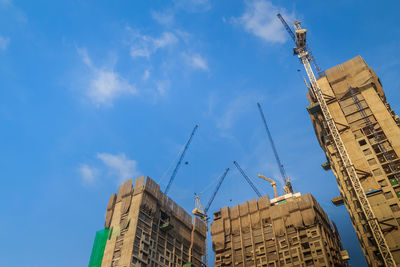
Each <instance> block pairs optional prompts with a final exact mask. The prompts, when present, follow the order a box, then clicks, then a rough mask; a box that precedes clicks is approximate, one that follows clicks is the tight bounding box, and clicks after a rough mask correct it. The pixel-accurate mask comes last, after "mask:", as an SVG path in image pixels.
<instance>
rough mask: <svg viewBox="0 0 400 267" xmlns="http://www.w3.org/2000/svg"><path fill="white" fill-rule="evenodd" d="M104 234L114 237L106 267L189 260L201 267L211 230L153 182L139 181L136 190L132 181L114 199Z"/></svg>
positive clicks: (105, 257)
mask: <svg viewBox="0 0 400 267" xmlns="http://www.w3.org/2000/svg"><path fill="white" fill-rule="evenodd" d="M105 229H109V234H108V239H107V242H106V244H105V248H104V253H103V255H102V256H103V257H102V260H101V267H117V266H119V267H133V266H151V267H153V266H165V267H169V266H171V267H172V266H182V265H184V264H186V263H188V262H189V261H191V263H193V264H194V265H195V266H197V267H200V266H202V257H203V256H204V255H205V237H206V225H205V224H204V222H202V221H201V220H200V219H198V218H197V217H192V216H190V215H189V214H188V213H187V212H186V211H185V210H184V209H183V208H181V207H180V206H178V205H177V204H176V203H175V202H174V201H172V200H171V199H170V198H169V197H167V196H166V195H164V194H163V193H162V192H161V191H160V187H159V185H158V184H156V183H155V182H154V181H153V180H152V179H150V178H149V177H146V178H144V177H140V178H138V179H136V181H135V186H134V187H133V186H132V180H129V181H127V182H126V183H124V184H123V185H122V186H120V188H119V190H118V194H112V195H111V197H110V200H109V203H108V206H107V212H106V222H105ZM191 241H193V242H191ZM92 254H93V253H92Z"/></svg>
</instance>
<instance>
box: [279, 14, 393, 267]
mask: <svg viewBox="0 0 400 267" xmlns="http://www.w3.org/2000/svg"><path fill="white" fill-rule="evenodd" d="M278 17H279V19H281V18H282V16H281V15H280V14H279V15H278ZM282 20H283V18H282V19H281V21H282ZM284 25H285V24H284ZM286 25H287V24H286ZM294 26H295V29H296V37H295V40H294V41H295V42H296V46H297V47H296V49H295V50H296V53H297V54H298V57H299V59H300V61H301V63H302V64H303V66H304V68H305V70H306V72H307V75H308V78H309V80H310V82H311V85H312V89H313V93H314V95H315V97H316V98H317V101H318V103H319V105H320V107H321V111H322V114H323V116H324V118H325V122H326V124H327V125H328V128H329V131H330V132H331V134H332V139H333V141H334V144H335V147H336V149H337V151H338V153H339V156H340V159H341V160H342V163H343V168H344V170H345V171H346V173H347V175H348V177H349V178H350V181H351V185H352V187H353V189H354V192H355V194H356V196H357V199H358V201H359V202H360V204H361V208H362V211H363V213H364V215H365V218H366V219H367V221H368V224H369V226H370V228H371V232H372V234H373V237H374V239H375V242H376V244H377V246H378V249H379V251H380V253H381V256H382V258H383V261H384V263H385V265H386V266H395V262H394V259H393V256H392V253H391V252H390V250H389V247H388V245H387V243H386V240H385V237H384V235H383V233H382V230H381V228H380V226H379V222H378V220H377V218H376V217H375V215H374V213H373V211H372V208H371V205H370V204H369V201H368V198H367V196H366V194H365V191H364V189H363V188H362V185H361V182H360V180H359V178H358V176H357V172H356V169H355V167H354V165H353V163H352V162H351V160H350V157H349V154H348V153H347V150H346V148H345V146H344V143H343V141H342V139H341V137H340V134H339V130H338V129H337V127H336V124H335V121H334V119H333V117H332V115H331V113H330V111H329V108H328V105H327V103H326V101H325V98H324V96H323V93H322V90H321V88H320V87H319V85H318V83H317V80H316V78H315V75H314V72H313V70H312V68H311V65H310V61H311V58H310V57H309V55H308V51H307V50H308V49H307V48H308V47H307V46H306V40H305V35H306V31H305V29H302V28H301V26H300V22H297V21H296V22H295V23H294ZM285 28H286V27H285ZM286 30H288V31H291V30H290V28H286ZM291 36H294V35H293V33H292V34H291Z"/></svg>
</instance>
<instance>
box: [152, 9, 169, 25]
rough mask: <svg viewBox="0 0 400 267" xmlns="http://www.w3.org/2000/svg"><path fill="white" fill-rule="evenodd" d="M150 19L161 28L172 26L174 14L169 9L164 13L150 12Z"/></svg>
mask: <svg viewBox="0 0 400 267" xmlns="http://www.w3.org/2000/svg"><path fill="white" fill-rule="evenodd" d="M151 17H152V18H153V19H154V20H155V21H157V22H158V23H159V24H161V25H163V26H169V25H172V24H173V22H174V20H175V12H174V10H173V9H171V8H169V9H166V10H164V11H154V10H153V11H151Z"/></svg>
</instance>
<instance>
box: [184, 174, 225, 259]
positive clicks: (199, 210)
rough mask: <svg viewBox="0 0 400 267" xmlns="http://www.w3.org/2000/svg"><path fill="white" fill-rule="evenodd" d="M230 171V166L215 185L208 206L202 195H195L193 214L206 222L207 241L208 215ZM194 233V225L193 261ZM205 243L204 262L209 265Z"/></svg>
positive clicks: (190, 257) (190, 250)
mask: <svg viewBox="0 0 400 267" xmlns="http://www.w3.org/2000/svg"><path fill="white" fill-rule="evenodd" d="M228 172H229V168H227V169H226V170H225V171H224V173H223V174H222V175H221V177H220V178H219V182H218V184H217V186H216V187H215V190H214V192H213V194H212V195H211V197H210V199H209V200H208V203H207V206H206V208H205V209H203V205H202V204H201V201H200V197H199V196H198V195H195V208H194V209H193V211H192V214H193V215H196V216H198V217H199V218H200V219H201V220H202V221H203V222H204V223H205V224H206V241H207V233H208V215H207V213H208V210H209V209H210V207H211V204H212V203H213V201H214V199H215V196H216V195H217V193H218V190H219V188H220V187H221V185H222V182H223V181H224V179H225V177H226V175H227V174H228ZM193 234H194V227H193V230H192V237H191V240H190V249H189V262H191V261H192V253H191V252H192V247H193V242H194V241H193ZM205 243H206V253H205V257H204V263H205V266H207V265H208V264H207V263H208V259H207V242H205Z"/></svg>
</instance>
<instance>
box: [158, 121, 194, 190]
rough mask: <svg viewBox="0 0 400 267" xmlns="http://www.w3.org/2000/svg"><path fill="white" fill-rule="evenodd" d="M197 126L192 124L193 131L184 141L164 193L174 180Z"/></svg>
mask: <svg viewBox="0 0 400 267" xmlns="http://www.w3.org/2000/svg"><path fill="white" fill-rule="evenodd" d="M197 128H199V125H198V124H196V125H195V126H194V128H193V131H192V133H191V134H190V137H189V140H188V141H187V142H186V145H185V148H184V149H183V151H182V153H181V155H180V156H179V160H178V163H177V164H176V166H175V169H174V171H173V172H172V175H171V177H170V178H169V182H168V185H167V187H166V188H165V191H164V194H165V195H167V194H168V191H169V188H170V187H171V184H172V182H173V181H174V179H175V176H176V174H177V173H178V170H179V167H180V166H181V163H182V160H183V158H184V156H185V153H186V150H187V149H188V148H189V145H190V143H191V142H192V139H193V136H194V134H195V133H196V130H197Z"/></svg>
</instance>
